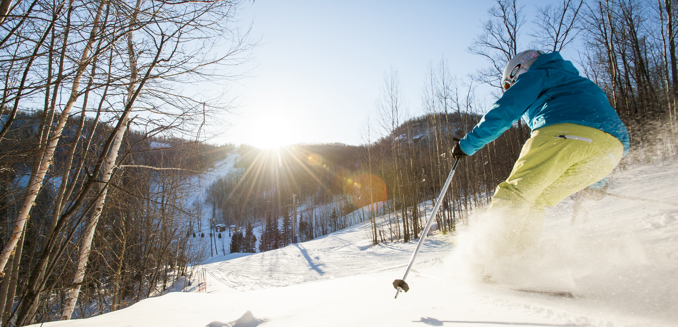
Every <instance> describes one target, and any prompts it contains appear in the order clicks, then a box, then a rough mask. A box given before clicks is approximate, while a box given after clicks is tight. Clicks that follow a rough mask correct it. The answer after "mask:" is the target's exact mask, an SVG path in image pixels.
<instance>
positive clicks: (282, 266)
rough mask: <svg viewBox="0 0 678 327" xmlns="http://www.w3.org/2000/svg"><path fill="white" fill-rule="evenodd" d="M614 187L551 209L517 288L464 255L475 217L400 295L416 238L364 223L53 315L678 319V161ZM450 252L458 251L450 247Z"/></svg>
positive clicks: (434, 321) (309, 320)
mask: <svg viewBox="0 0 678 327" xmlns="http://www.w3.org/2000/svg"><path fill="white" fill-rule="evenodd" d="M609 192H610V193H612V194H617V195H623V196H628V197H633V198H644V199H648V200H652V201H655V202H649V201H640V200H629V199H622V198H618V197H612V196H608V197H606V198H604V199H603V200H601V201H587V202H585V203H584V205H585V207H586V209H587V213H586V214H585V215H584V214H582V215H580V216H579V217H578V219H577V221H576V222H575V225H574V226H571V225H570V220H571V218H572V201H571V200H568V201H565V202H563V203H561V204H559V205H558V206H557V207H556V208H553V209H551V210H549V211H548V215H547V221H546V225H545V228H544V238H543V240H542V242H541V244H540V248H539V251H537V252H536V255H535V256H534V257H532V258H530V259H529V260H524V261H520V262H515V263H514V264H513V266H510V267H507V271H508V272H510V273H513V274H514V275H515V276H514V277H515V279H514V280H515V282H516V284H515V285H519V286H520V287H529V286H538V287H540V288H551V289H562V290H567V291H570V292H572V293H573V294H574V295H575V297H574V298H564V297H557V296H551V295H542V294H534V293H526V292H521V291H516V290H513V289H512V288H515V287H516V286H515V285H513V286H499V285H492V284H483V283H480V282H474V281H472V278H469V277H468V276H466V275H465V273H463V272H464V271H465V269H464V267H463V264H464V263H463V261H460V260H459V257H458V256H457V255H454V254H455V248H456V247H457V245H455V244H457V243H458V242H463V241H464V240H465V239H466V238H465V237H464V235H472V234H471V233H469V232H468V230H469V228H467V227H463V226H462V228H460V232H459V233H458V234H456V235H440V234H439V235H434V236H432V237H430V238H428V239H427V240H426V242H425V244H424V247H423V248H422V250H421V252H420V253H419V256H418V257H417V264H416V265H415V268H414V269H415V271H414V272H411V273H410V275H409V276H408V278H407V282H408V284H409V285H410V287H411V289H410V291H409V292H408V293H401V294H400V295H399V296H398V299H394V298H393V297H394V295H395V290H394V289H393V287H392V285H391V282H392V281H393V280H394V279H396V278H402V275H403V273H404V270H405V266H406V264H407V262H408V260H409V258H410V256H411V253H412V251H413V250H414V247H415V246H416V244H415V243H413V242H411V243H408V244H403V243H393V244H382V245H378V246H372V245H371V244H370V242H369V241H368V237H367V231H366V228H368V226H367V225H358V226H354V227H351V228H348V229H345V230H342V231H339V232H337V233H333V234H331V235H327V236H325V237H322V238H319V239H316V240H313V241H310V242H305V243H300V244H296V245H290V246H288V247H286V248H283V249H279V250H276V251H269V252H264V253H257V254H249V255H245V254H232V255H227V256H220V257H213V258H211V259H210V260H209V261H208V262H206V263H205V264H204V265H203V266H201V267H199V270H202V269H203V268H204V269H205V270H204V271H205V272H206V276H207V293H206V294H205V293H198V286H197V282H195V281H194V282H193V284H192V286H189V287H187V288H185V289H184V291H183V292H173V293H169V294H167V295H163V296H158V297H155V298H150V299H147V300H144V301H141V302H140V303H137V304H135V305H133V306H131V307H129V308H126V309H123V310H119V311H116V312H112V313H108V314H104V315H101V316H98V317H93V318H89V319H83V320H73V321H66V322H53V323H46V324H44V325H45V326H232V327H236V326H237V327H254V326H262V327H268V326H281V327H287V326H295V327H299V326H505V325H509V326H606V327H607V326H678V205H673V204H669V203H661V202H659V201H664V202H673V203H678V164H673V165H669V166H664V167H655V166H648V167H637V168H633V169H629V170H627V171H625V172H623V173H618V174H616V175H615V176H614V178H613V179H612V182H611V186H610V189H609ZM451 254H452V255H451Z"/></svg>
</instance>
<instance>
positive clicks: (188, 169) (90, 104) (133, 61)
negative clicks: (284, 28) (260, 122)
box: [0, 0, 248, 326]
mask: <svg viewBox="0 0 678 327" xmlns="http://www.w3.org/2000/svg"><path fill="white" fill-rule="evenodd" d="M2 3H3V5H2V6H0V7H1V8H0V12H1V14H2V15H0V31H1V32H0V72H1V73H0V81H1V82H0V87H1V88H2V91H1V93H0V114H1V117H0V121H1V124H0V190H1V192H0V213H1V214H0V226H2V227H1V230H0V237H1V242H2V246H3V249H2V252H1V253H0V277H1V278H2V281H1V282H0V319H1V320H2V322H1V325H2V326H9V325H16V326H22V325H27V324H31V323H35V322H45V321H50V320H58V319H70V318H71V317H87V316H91V315H92V314H98V313H102V312H107V311H111V310H116V309H119V308H121V307H124V306H127V305H129V304H131V303H134V302H136V301H138V300H140V299H142V298H145V297H148V296H150V295H152V294H155V293H156V292H159V291H161V290H162V289H163V287H164V286H165V285H166V283H167V282H169V279H171V278H173V277H172V276H177V275H180V274H183V273H186V267H187V266H188V265H190V264H191V263H194V262H196V261H197V260H198V259H199V258H197V257H195V256H194V255H193V253H192V251H191V250H190V249H188V248H187V246H186V245H187V242H186V238H187V236H186V235H187V234H186V233H187V231H186V226H184V221H186V220H190V216H192V215H195V213H194V212H191V208H187V206H186V205H185V204H184V202H185V201H187V199H188V197H189V196H190V195H191V192H190V189H191V181H192V176H193V175H195V174H199V173H200V172H201V171H202V170H203V169H204V168H205V167H208V166H210V165H211V164H212V162H213V161H214V160H217V159H219V158H220V157H221V156H223V152H224V149H219V148H218V147H214V146H207V145H204V144H201V143H200V142H197V141H188V140H197V139H205V129H206V128H207V127H206V122H208V121H214V120H215V118H216V114H217V113H218V112H219V111H223V110H226V109H228V107H227V105H225V104H223V103H220V102H218V101H215V100H213V99H209V98H206V97H201V96H194V95H192V94H190V88H187V87H186V86H185V85H181V82H182V81H183V82H186V83H190V84H191V85H196V84H198V83H200V82H203V81H206V80H207V78H208V77H210V78H211V77H216V78H219V77H220V76H217V75H226V73H227V72H220V70H219V69H218V68H217V67H223V64H226V63H228V64H237V63H238V61H237V60H236V59H237V55H238V54H239V53H240V52H242V51H244V50H246V49H247V48H248V44H247V43H246V38H245V37H246V34H240V33H239V31H237V30H236V29H233V28H232V26H231V24H230V23H231V22H232V21H233V15H234V13H235V10H236V8H237V6H238V1H228V2H224V1H206V2H193V1H188V2H178V3H168V2H157V1H146V0H142V1H94V2H88V1H77V0H76V1H59V0H57V1H44V0H36V1H14V2H12V1H2ZM5 5H7V6H5ZM217 47H218V48H219V51H218V52H217V51H213V49H215V48H217ZM214 53H219V55H218V56H215V55H214ZM215 97H218V96H215Z"/></svg>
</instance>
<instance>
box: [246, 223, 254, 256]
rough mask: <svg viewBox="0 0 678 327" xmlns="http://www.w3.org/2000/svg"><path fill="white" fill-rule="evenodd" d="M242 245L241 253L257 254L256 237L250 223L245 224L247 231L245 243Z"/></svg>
mask: <svg viewBox="0 0 678 327" xmlns="http://www.w3.org/2000/svg"><path fill="white" fill-rule="evenodd" d="M243 244H244V249H243V252H245V253H255V252H257V250H256V244H257V237H256V236H255V235H254V227H253V226H252V222H251V221H248V222H247V230H246V231H245V241H244V242H243Z"/></svg>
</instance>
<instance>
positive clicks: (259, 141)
mask: <svg viewBox="0 0 678 327" xmlns="http://www.w3.org/2000/svg"><path fill="white" fill-rule="evenodd" d="M251 126H252V127H251V128H250V129H249V131H248V132H249V135H250V137H249V139H250V140H248V141H247V143H249V144H252V145H253V146H255V147H257V148H260V149H279V148H282V147H285V146H288V145H291V144H293V143H298V142H299V138H298V136H299V131H298V129H297V128H296V126H294V124H293V123H291V122H290V120H289V119H286V118H285V117H282V115H273V116H270V117H266V118H263V119H260V120H258V121H257V122H256V123H254V124H252V125H251Z"/></svg>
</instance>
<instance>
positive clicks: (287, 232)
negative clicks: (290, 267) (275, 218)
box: [280, 210, 292, 247]
mask: <svg viewBox="0 0 678 327" xmlns="http://www.w3.org/2000/svg"><path fill="white" fill-rule="evenodd" d="M281 234H282V235H281V236H282V237H281V238H280V241H281V242H280V243H281V246H282V247H285V246H287V245H288V244H291V243H292V218H290V214H289V212H287V210H285V212H284V215H283V225H282V231H281Z"/></svg>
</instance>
